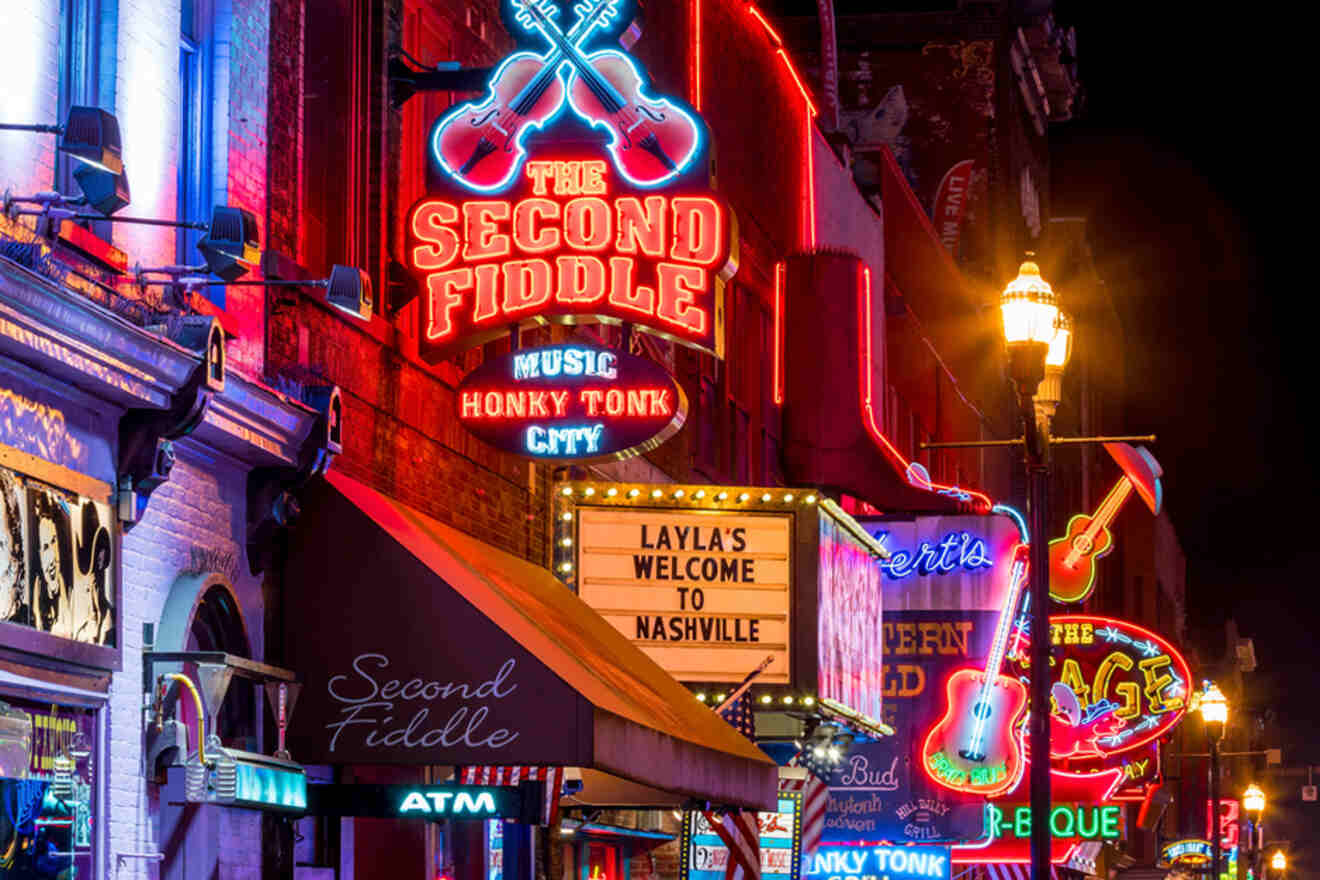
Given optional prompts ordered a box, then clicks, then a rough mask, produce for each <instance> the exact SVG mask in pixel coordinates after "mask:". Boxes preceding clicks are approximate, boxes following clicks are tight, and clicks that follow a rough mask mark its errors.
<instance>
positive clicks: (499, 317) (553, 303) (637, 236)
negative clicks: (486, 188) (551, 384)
mask: <svg viewBox="0 0 1320 880" xmlns="http://www.w3.org/2000/svg"><path fill="white" fill-rule="evenodd" d="M732 223H733V221H732V217H731V215H730V214H729V212H728V210H727V209H726V208H725V207H724V206H723V205H722V204H721V203H720V202H718V201H717V200H716V199H715V198H713V197H712V196H710V195H709V194H700V193H694V194H690V195H687V194H679V193H667V194H663V195H660V194H649V195H648V194H644V193H634V192H628V191H622V192H616V191H615V189H614V187H613V185H612V178H611V176H610V168H609V165H608V164H607V163H606V162H604V161H601V160H591V159H582V158H571V157H564V158H554V159H538V160H534V161H531V162H528V163H527V164H526V166H525V168H524V174H523V175H522V177H521V178H520V183H519V185H518V186H517V187H515V188H514V189H513V190H512V191H511V193H510V198H498V199H467V200H450V199H446V198H440V197H432V198H426V199H423V200H422V201H421V202H419V203H418V204H416V205H415V206H414V207H413V210H412V213H411V215H410V216H409V219H408V225H407V228H408V232H409V246H408V249H407V259H408V264H409V266H410V267H411V269H412V270H413V271H414V272H415V273H416V274H417V275H418V276H419V277H420V278H421V279H422V281H423V283H424V294H423V312H422V325H423V342H424V347H425V348H426V356H427V357H428V358H429V359H432V360H435V359H438V358H442V357H445V356H447V355H448V354H450V353H452V352H453V351H454V350H455V349H456V348H459V347H462V346H465V345H471V344H476V343H480V342H484V341H487V340H489V339H493V338H495V337H496V336H500V335H503V334H504V333H506V332H507V331H508V329H509V327H510V326H511V325H520V324H525V323H529V322H530V323H539V322H544V321H547V320H550V321H560V322H563V323H577V322H580V321H582V320H584V319H586V320H601V321H607V322H611V323H636V324H637V325H639V326H644V327H647V328H648V329H651V330H653V331H654V332H656V333H657V334H659V335H662V336H665V337H668V338H672V339H674V340H676V341H678V342H682V343H684V344H687V345H691V346H693V347H696V348H699V349H702V350H705V351H710V352H712V353H716V354H718V353H719V351H720V349H721V347H722V346H721V343H722V339H723V309H722V306H721V303H722V295H723V286H724V280H725V279H726V278H727V277H728V275H730V274H731V272H732V269H733V268H734V267H733V266H732V265H731V260H730V251H729V249H730V242H731V240H732V237H733V230H732V228H731V227H732Z"/></svg>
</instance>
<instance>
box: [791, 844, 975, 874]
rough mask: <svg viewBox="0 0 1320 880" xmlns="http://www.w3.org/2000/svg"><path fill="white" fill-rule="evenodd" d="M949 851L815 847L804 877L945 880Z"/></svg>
mask: <svg viewBox="0 0 1320 880" xmlns="http://www.w3.org/2000/svg"><path fill="white" fill-rule="evenodd" d="M951 868H952V865H951V862H950V856H949V848H948V847H943V846H866V847H860V846H822V847H817V849H816V852H815V854H814V856H812V858H811V859H810V867H809V868H808V870H805V871H803V875H804V876H808V877H817V878H819V880H881V878H882V877H888V878H890V880H949V877H950V875H951Z"/></svg>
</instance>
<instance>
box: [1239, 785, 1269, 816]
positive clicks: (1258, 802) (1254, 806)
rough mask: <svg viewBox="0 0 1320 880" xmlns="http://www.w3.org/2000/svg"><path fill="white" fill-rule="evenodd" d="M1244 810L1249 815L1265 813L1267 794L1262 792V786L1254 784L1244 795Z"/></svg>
mask: <svg viewBox="0 0 1320 880" xmlns="http://www.w3.org/2000/svg"><path fill="white" fill-rule="evenodd" d="M1242 808H1243V809H1244V810H1246V811H1247V812H1248V813H1256V814H1260V813H1263V812H1265V792H1263V791H1261V790H1260V786H1258V785H1256V784H1255V783H1254V782H1253V783H1252V784H1251V785H1248V786H1247V790H1246V791H1244V792H1243V793H1242Z"/></svg>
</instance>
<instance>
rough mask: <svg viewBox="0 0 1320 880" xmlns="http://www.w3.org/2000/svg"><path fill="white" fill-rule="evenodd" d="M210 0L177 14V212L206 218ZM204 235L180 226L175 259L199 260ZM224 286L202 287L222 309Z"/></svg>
mask: <svg viewBox="0 0 1320 880" xmlns="http://www.w3.org/2000/svg"><path fill="white" fill-rule="evenodd" d="M210 6H211V0H183V2H182V4H181V9H180V14H179V165H178V206H177V210H178V213H177V216H178V219H180V220H185V221H196V220H202V221H205V220H207V219H209V218H210V216H211V137H210V134H211V111H210V107H211V97H212V95H211V58H210V55H211V52H210V30H211V8H210ZM201 236H202V233H201V232H200V231H199V230H196V229H180V230H178V232H177V234H176V236H175V259H176V261H177V262H178V263H179V264H180V265H191V264H193V263H195V262H197V241H198V239H200V238H201ZM224 290H225V289H224V288H223V287H219V286H213V287H207V288H205V291H206V295H207V296H208V297H210V298H212V300H213V301H214V302H215V304H216V305H218V306H220V307H221V308H223V307H224Z"/></svg>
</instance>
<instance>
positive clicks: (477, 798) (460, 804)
mask: <svg viewBox="0 0 1320 880" xmlns="http://www.w3.org/2000/svg"><path fill="white" fill-rule="evenodd" d="M409 813H422V814H425V815H427V816H455V817H457V816H462V815H463V814H465V813H466V814H468V815H471V816H478V817H481V818H483V819H485V818H489V817H491V816H493V815H495V813H496V808H495V798H494V796H492V795H491V793H490V792H488V791H483V792H480V793H478V794H476V795H472V794H468V793H467V792H465V791H460V792H458V793H454V792H450V791H441V790H438V789H431V790H429V791H421V790H418V791H409V792H407V793H405V794H404V796H403V802H402V803H401V804H399V815H400V816H406V815H408V814H409Z"/></svg>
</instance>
